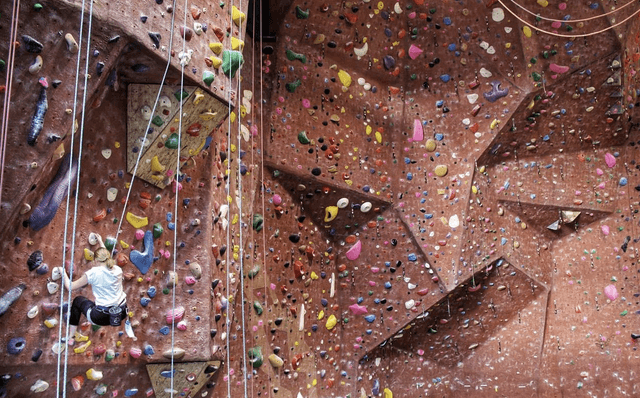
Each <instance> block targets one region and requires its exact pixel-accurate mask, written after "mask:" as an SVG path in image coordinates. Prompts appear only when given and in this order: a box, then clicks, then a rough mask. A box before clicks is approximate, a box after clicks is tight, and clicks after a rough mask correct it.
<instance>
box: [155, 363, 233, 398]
mask: <svg viewBox="0 0 640 398" xmlns="http://www.w3.org/2000/svg"><path fill="white" fill-rule="evenodd" d="M221 364H222V362H221V361H208V362H184V363H174V364H173V390H174V396H186V397H195V396H196V394H197V393H198V391H200V390H201V389H202V387H204V386H206V385H207V381H208V380H209V379H210V378H211V377H212V376H213V375H214V374H215V372H216V371H217V370H218V369H220V366H221ZM209 366H211V367H213V368H215V370H214V371H213V372H209V373H205V370H207V367H209ZM209 370H211V368H209ZM147 372H148V373H149V379H150V380H151V385H152V386H153V391H154V393H155V396H156V397H158V398H165V397H167V398H168V397H171V374H172V373H171V364H170V363H153V364H148V365H147Z"/></svg>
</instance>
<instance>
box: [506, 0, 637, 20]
mask: <svg viewBox="0 0 640 398" xmlns="http://www.w3.org/2000/svg"><path fill="white" fill-rule="evenodd" d="M511 2H512V3H513V4H515V5H516V6H518V7H519V8H521V9H522V10H524V11H525V12H527V13H528V14H531V15H533V16H535V17H536V18H539V19H542V20H545V21H550V22H561V23H569V22H587V21H591V20H594V19H598V18H602V17H606V16H609V15H611V14H615V13H616V12H618V11H622V10H624V9H625V8H627V7H628V6H630V5H631V4H632V3H636V0H631V1H630V2H628V3H626V4H625V5H623V6H620V7H619V8H616V9H613V10H611V11H609V12H606V13H604V14H600V15H596V16H595V17H589V18H582V19H567V20H564V19H553V18H545V17H543V16H541V15H540V14H536V13H534V12H533V11H530V10H529V9H527V8H525V7H524V6H523V5H520V4H519V3H517V2H516V1H515V0H511Z"/></svg>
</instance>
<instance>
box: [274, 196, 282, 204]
mask: <svg viewBox="0 0 640 398" xmlns="http://www.w3.org/2000/svg"><path fill="white" fill-rule="evenodd" d="M280 203H282V197H281V196H280V195H278V194H275V195H273V204H274V205H276V206H277V205H279V204H280Z"/></svg>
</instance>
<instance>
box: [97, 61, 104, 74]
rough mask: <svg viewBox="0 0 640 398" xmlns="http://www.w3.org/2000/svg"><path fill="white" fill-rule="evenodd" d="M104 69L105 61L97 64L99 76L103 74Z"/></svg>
mask: <svg viewBox="0 0 640 398" xmlns="http://www.w3.org/2000/svg"><path fill="white" fill-rule="evenodd" d="M103 71H104V62H102V61H100V62H98V64H97V65H96V73H97V74H98V76H100V75H102V72H103Z"/></svg>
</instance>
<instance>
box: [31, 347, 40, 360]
mask: <svg viewBox="0 0 640 398" xmlns="http://www.w3.org/2000/svg"><path fill="white" fill-rule="evenodd" d="M41 355H42V350H41V349H39V348H38V349H37V350H35V351H34V352H33V355H31V360H32V361H33V362H38V359H40V356H41Z"/></svg>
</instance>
